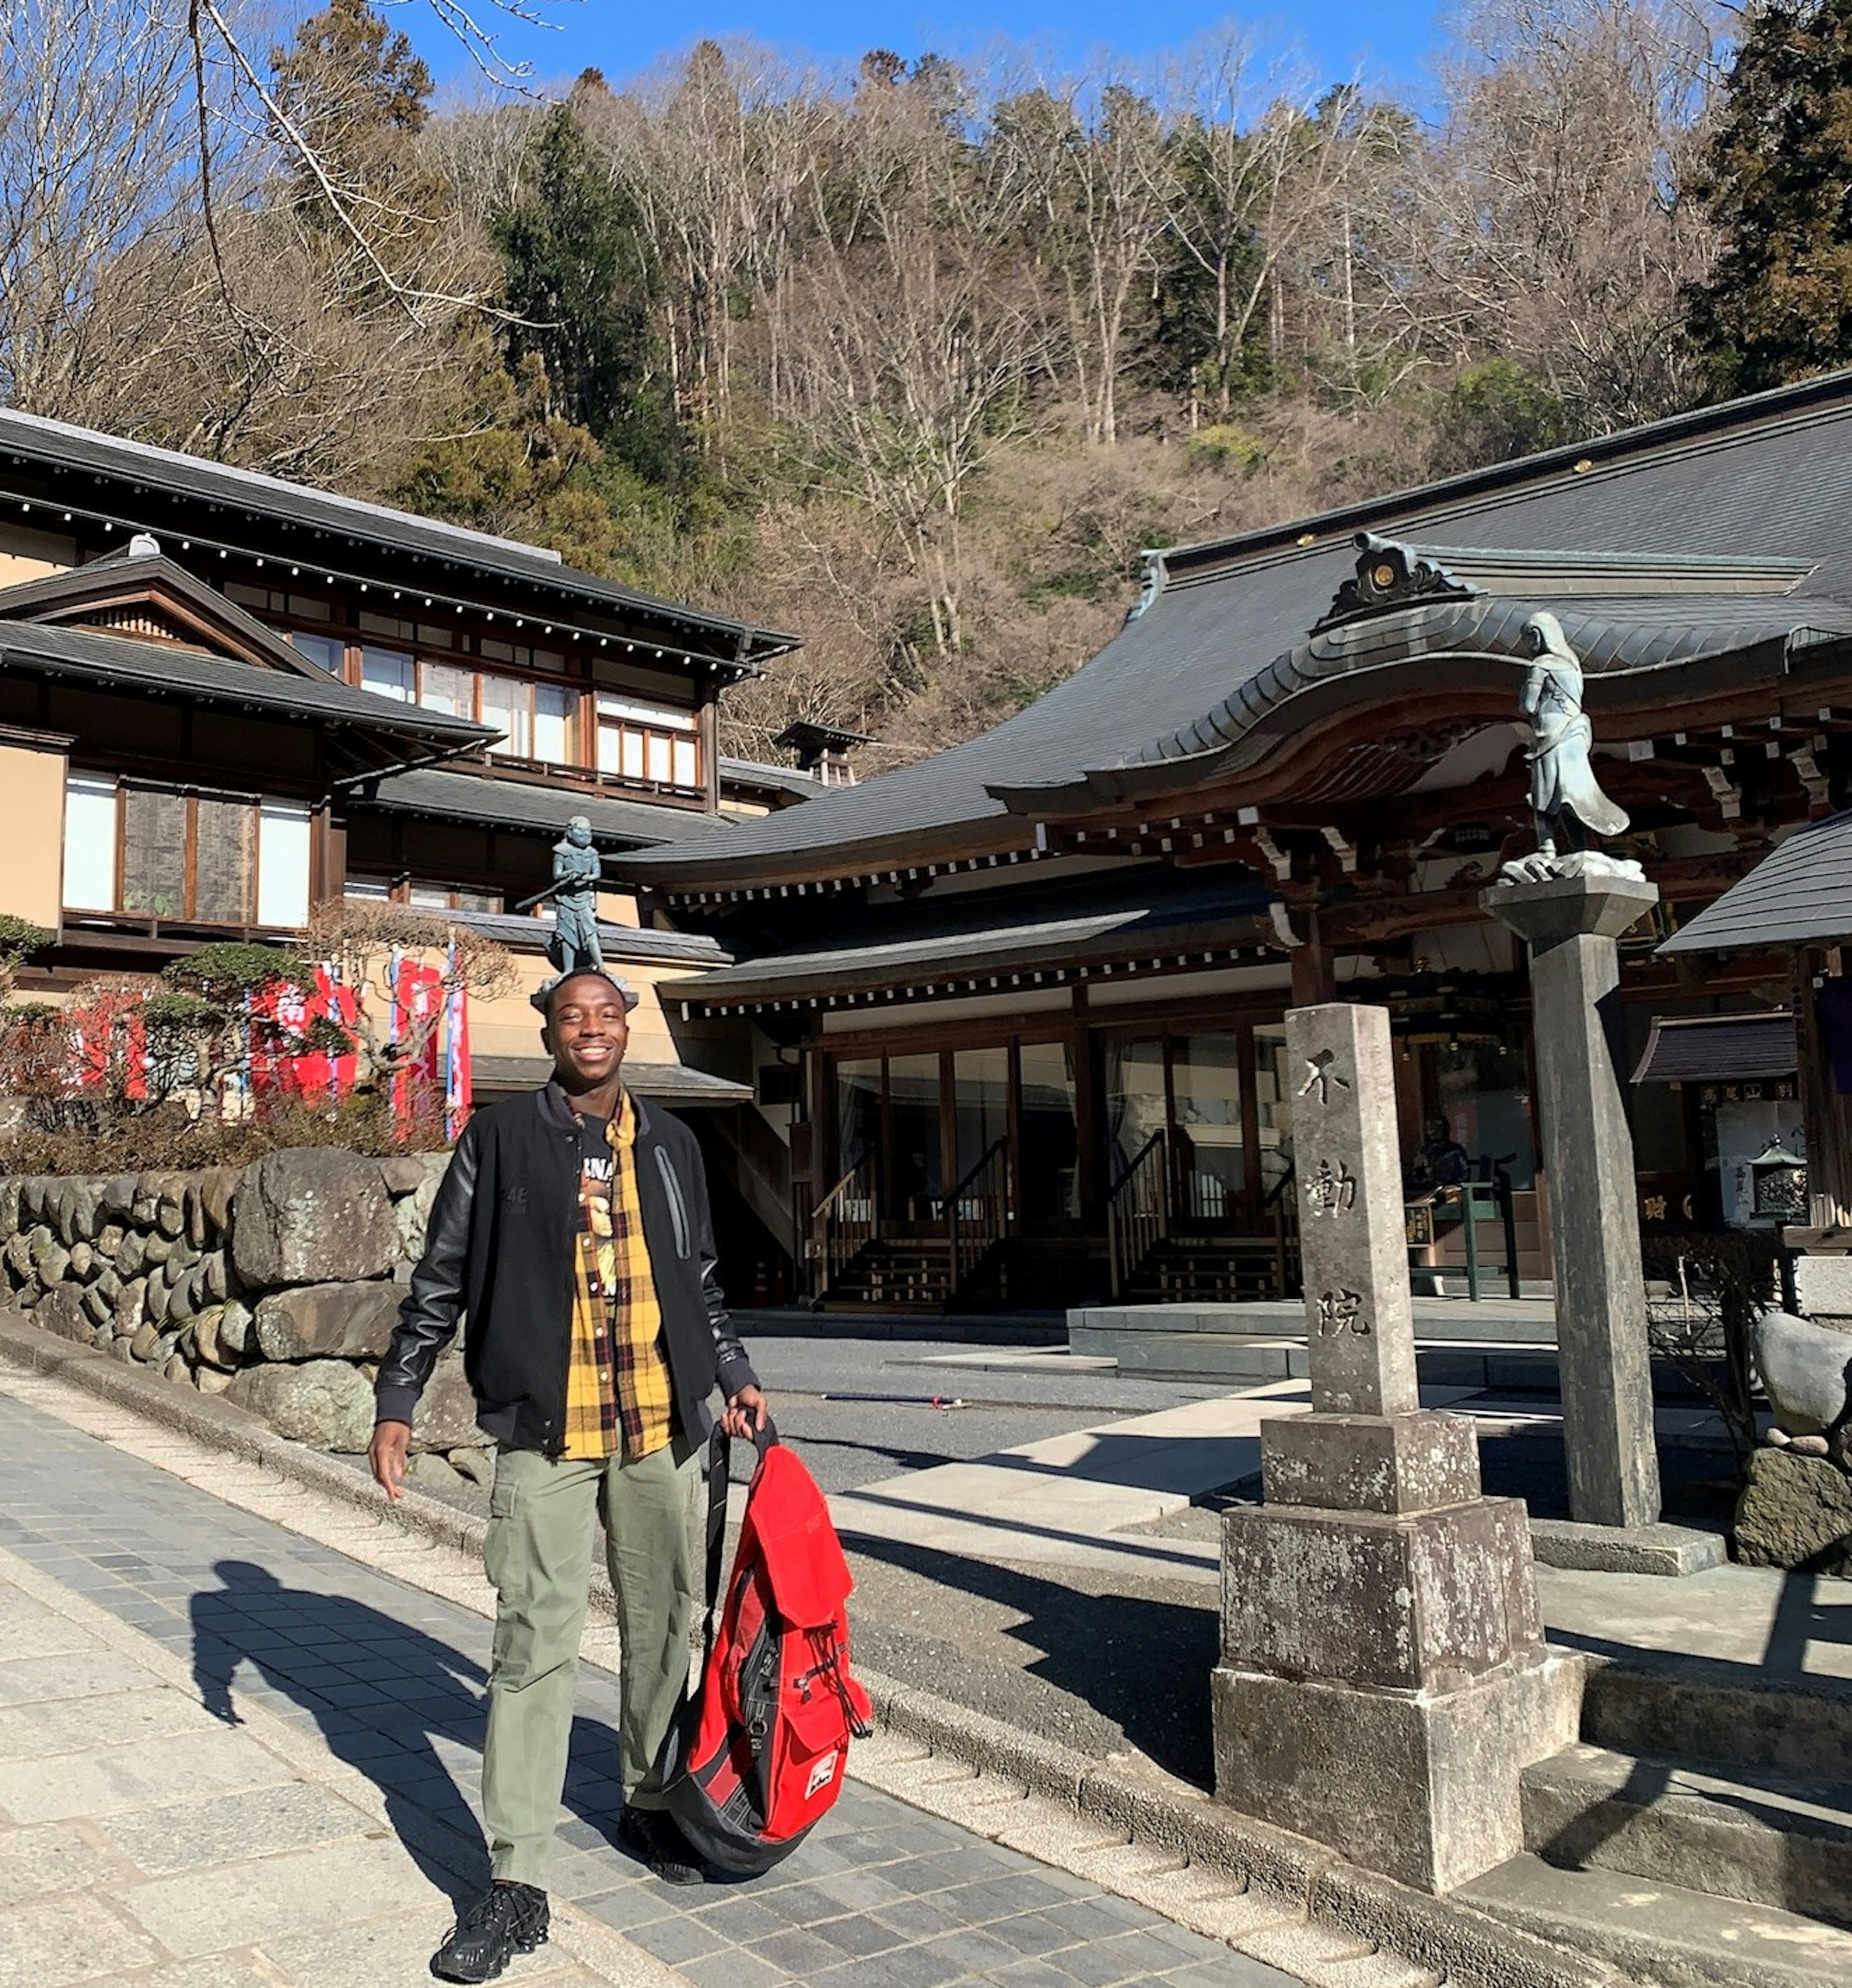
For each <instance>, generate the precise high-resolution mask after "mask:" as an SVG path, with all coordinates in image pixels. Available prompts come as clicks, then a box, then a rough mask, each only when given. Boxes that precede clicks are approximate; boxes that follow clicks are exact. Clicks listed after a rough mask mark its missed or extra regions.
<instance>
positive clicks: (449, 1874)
mask: <svg viewBox="0 0 1852 1988" xmlns="http://www.w3.org/2000/svg"><path fill="white" fill-rule="evenodd" d="M213 1572H214V1573H215V1574H217V1575H218V1577H219V1579H220V1581H221V1582H222V1583H223V1585H222V1586H221V1587H215V1588H206V1589H202V1590H201V1591H200V1592H199V1593H198V1594H195V1595H194V1597H193V1598H192V1601H191V1604H189V1609H190V1614H191V1621H192V1627H193V1677H194V1684H195V1685H196V1686H197V1687H198V1691H199V1695H200V1698H201V1702H202V1703H203V1704H204V1706H205V1708H206V1709H207V1710H208V1712H211V1713H212V1714H213V1716H215V1718H218V1719H223V1720H224V1721H225V1723H226V1724H227V1725H235V1724H237V1723H238V1714H237V1710H236V1708H235V1706H233V1704H232V1684H233V1682H234V1681H235V1678H236V1675H237V1672H238V1668H239V1666H240V1665H243V1664H248V1665H250V1666H251V1667H252V1669H253V1670H255V1672H257V1673H258V1675H259V1676H260V1677H262V1679H264V1680H265V1682H267V1683H268V1684H269V1685H270V1686H271V1687H272V1689H275V1690H277V1691H279V1692H283V1693H284V1694H285V1695H286V1696H288V1697H289V1698H291V1699H293V1700H294V1701H295V1702H296V1703H297V1704H298V1705H299V1706H301V1707H302V1709H304V1710H305V1711H306V1712H309V1713H310V1714H311V1715H313V1717H314V1719H315V1721H316V1725H317V1726H318V1727H319V1729H320V1733H321V1736H322V1739H323V1742H324V1743H325V1744H326V1746H327V1748H328V1750H329V1751H330V1753H332V1754H333V1756H334V1757H335V1758H336V1760H340V1761H343V1762H344V1763H346V1765H347V1766H349V1767H353V1768H354V1769H356V1770H358V1771H359V1772H360V1773H363V1774H364V1775H365V1776H366V1777H367V1779H368V1780H370V1781H371V1782H373V1784H374V1786H375V1787H377V1788H378V1789H379V1790H380V1794H382V1795H383V1796H384V1798H385V1803H386V1814H387V1821H388V1822H389V1823H390V1825H391V1827H392V1829H393V1831H394V1834H396V1835H397V1838H398V1839H399V1841H400V1842H401V1843H402V1844H404V1846H405V1848H406V1849H407V1851H409V1852H410V1854H411V1857H412V1858H413V1859H414V1861H415V1862H416V1863H417V1866H418V1868H419V1869H420V1870H421V1871H422V1872H423V1873H424V1876H425V1877H426V1878H428V1880H429V1881H430V1882H431V1884H432V1885H434V1887H435V1888H437V1889H438V1890H439V1891H441V1892H444V1894H445V1895H447V1896H448V1898H451V1900H452V1902H454V1903H455V1904H457V1905H458V1907H459V1909H460V1908H461V1905H462V1903H463V1902H465V1900H466V1899H468V1898H473V1897H475V1895H477V1894H478V1893H479V1892H481V1891H482V1889H483V1888H484V1887H485V1885H487V1884H488V1877H489V1869H488V1845H487V1844H486V1843H485V1841H484V1839H483V1835H482V1827H481V1825H480V1824H478V1821H477V1820H476V1817H475V1811H474V1810H472V1809H471V1807H470V1805H469V1804H468V1801H467V1800H465V1797H464V1794H463V1791H462V1790H461V1789H460V1788H459V1787H458V1785H457V1783H456V1780H455V1778H454V1777H453V1776H452V1773H451V1769H450V1767H448V1765H447V1764H446V1763H445V1762H444V1759H443V1757H442V1756H441V1754H440V1753H438V1749H437V1746H436V1742H437V1740H438V1739H446V1740H448V1741H451V1742H453V1743H455V1744H458V1745H461V1746H465V1747H468V1748H469V1749H470V1750H472V1751H473V1752H474V1753H475V1754H477V1755H478V1757H479V1756H480V1755H481V1753H482V1739H483V1732H484V1727H485V1722H486V1719H487V1716H488V1700H487V1698H486V1696H485V1689H484V1687H485V1684H486V1682H487V1680H486V1678H485V1673H484V1672H483V1669H482V1666H481V1665H479V1664H477V1663H474V1662H471V1661H470V1659H469V1658H467V1657H465V1656H462V1655H460V1654H459V1653H458V1652H457V1651H455V1650H454V1649H452V1648H451V1647H450V1645H448V1644H447V1643H444V1642H440V1641H438V1639H437V1638H435V1637H434V1636H429V1635H426V1634H425V1633H424V1631H422V1630H421V1629H417V1628H413V1627H411V1625H410V1624H408V1623H405V1622H401V1621H395V1620H394V1618H392V1617H391V1616H390V1615H386V1614H382V1613H381V1612H380V1611H379V1610H378V1609H377V1608H369V1607H368V1606H367V1604H365V1603H364V1602H362V1601H352V1600H350V1599H349V1598H348V1597H346V1596H344V1595H339V1594H318V1593H316V1592H315V1591H313V1590H311V1589H305V1588H293V1587H284V1586H283V1585H282V1583H281V1582H280V1581H278V1580H277V1579H276V1577H275V1575H274V1574H270V1573H269V1572H268V1571H267V1570H265V1569H264V1568H262V1567H256V1566H253V1565H252V1564H251V1563H250V1562H248V1561H247V1560H221V1561H219V1562H218V1564H217V1565H216V1566H215V1567H214V1568H213ZM356 1687H360V1688H359V1689H356ZM367 1687H370V1688H371V1690H372V1691H375V1692H380V1693H381V1694H384V1696H380V1697H373V1696H371V1695H370V1692H369V1691H368V1689H367ZM617 1763H618V1751H617V1735H616V1734H615V1733H613V1732H612V1730H611V1729H610V1727H609V1726H606V1725H604V1724H603V1723H600V1721H598V1720H596V1719H586V1718H584V1717H582V1716H581V1717H576V1718H575V1719H573V1735H572V1742H571V1750H570V1752H569V1756H568V1762H567V1768H566V1803H567V1806H568V1807H569V1809H570V1810H571V1811H572V1813H573V1815H575V1816H576V1817H579V1818H580V1820H582V1821H583V1822H585V1823H587V1824H590V1825H591V1827H592V1828H593V1830H594V1831H596V1834H598V1836H599V1837H600V1838H602V1839H603V1841H606V1842H607V1843H609V1844H611V1845H612V1846H613V1847H614V1848H619V1850H620V1854H622V1855H623V1856H624V1858H626V1859H628V1858H630V1851H628V1849H627V1848H623V1847H622V1846H620V1844H619V1843H618V1838H617V1815H618V1809H619V1806H620V1802H621V1799H622V1797H621V1795H620V1792H619V1789H618V1785H617Z"/></svg>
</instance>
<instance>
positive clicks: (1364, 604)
mask: <svg viewBox="0 0 1852 1988" xmlns="http://www.w3.org/2000/svg"><path fill="white" fill-rule="evenodd" d="M1352 543H1354V545H1355V546H1357V570H1356V572H1355V573H1354V574H1353V575H1352V576H1351V577H1350V579H1349V580H1346V581H1345V582H1344V583H1343V586H1342V587H1340V588H1339V589H1338V590H1337V593H1334V594H1333V596H1332V597H1331V605H1330V607H1328V608H1326V610H1325V612H1324V614H1323V615H1322V616H1321V617H1320V619H1319V620H1317V621H1316V622H1315V623H1314V624H1313V628H1312V632H1313V634H1317V633H1318V632H1319V631H1320V629H1323V628H1329V627H1331V626H1332V625H1333V624H1334V623H1337V622H1340V621H1349V620H1354V619H1355V618H1356V617H1357V616H1359V615H1362V614H1381V613H1383V612H1384V610H1387V609H1390V608H1395V607H1419V606H1423V605H1424V604H1425V603H1428V602H1429V601H1431V600H1469V599H1470V598H1471V597H1472V596H1473V595H1474V594H1475V593H1479V592H1480V591H1481V589H1479V588H1478V587H1474V586H1472V584H1471V583H1469V582H1468V581H1466V580H1461V579H1458V578H1457V577H1456V576H1455V575H1454V574H1453V573H1451V572H1449V571H1448V569H1447V568H1446V567H1445V566H1443V565H1442V564H1441V563H1440V561H1439V560H1437V559H1435V558H1434V557H1433V556H1431V555H1430V554H1428V553H1424V552H1423V551H1422V550H1421V549H1420V548H1418V547H1417V546H1411V545H1408V544H1406V543H1404V542H1403V541H1402V540H1401V539H1385V538H1383V537H1381V536H1379V535H1378V534H1377V533H1376V532H1358V533H1357V536H1356V537H1355V539H1354V540H1353V541H1352Z"/></svg>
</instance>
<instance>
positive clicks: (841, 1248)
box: [811, 1153, 880, 1298]
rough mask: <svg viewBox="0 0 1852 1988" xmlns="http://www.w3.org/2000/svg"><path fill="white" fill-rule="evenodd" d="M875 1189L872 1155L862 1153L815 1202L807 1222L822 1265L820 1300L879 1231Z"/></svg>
mask: <svg viewBox="0 0 1852 1988" xmlns="http://www.w3.org/2000/svg"><path fill="white" fill-rule="evenodd" d="M877 1189H878V1182H877V1177H876V1174H875V1165H874V1154H872V1153H865V1154H863V1156H862V1157H861V1158H860V1159H859V1160H857V1161H856V1163H855V1165H853V1166H852V1167H851V1168H850V1169H849V1171H847V1173H846V1174H844V1175H843V1177H842V1178H841V1179H840V1181H838V1182H836V1185H835V1186H834V1187H833V1188H831V1189H830V1192H828V1193H827V1194H826V1195H824V1196H823V1199H822V1200H821V1201H820V1202H818V1203H817V1205H816V1212H815V1213H814V1215H813V1216H812V1218H811V1220H812V1225H813V1234H814V1235H815V1236H816V1253H817V1256H818V1258H819V1259H820V1263H821V1266H822V1276H821V1278H820V1282H819V1283H818V1286H817V1291H816V1295H817V1297H820V1298H821V1297H827V1296H828V1294H829V1292H830V1286H832V1285H833V1284H834V1283H836V1280H837V1279H838V1278H839V1277H840V1276H841V1275H842V1274H843V1272H844V1271H845V1270H847V1268H848V1267H849V1266H850V1263H852V1262H853V1261H854V1259H855V1258H856V1257H857V1256H859V1255H860V1253H861V1252H862V1250H863V1249H865V1248H866V1247H867V1245H868V1244H869V1243H870V1242H873V1241H874V1239H875V1237H876V1236H877V1234H878V1233H879V1232H880V1214H879V1212H878V1209H877Z"/></svg>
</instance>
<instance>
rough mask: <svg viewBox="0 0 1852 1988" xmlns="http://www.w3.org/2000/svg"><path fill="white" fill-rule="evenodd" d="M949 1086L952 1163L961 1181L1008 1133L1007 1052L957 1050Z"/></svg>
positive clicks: (995, 1050) (999, 1049)
mask: <svg viewBox="0 0 1852 1988" xmlns="http://www.w3.org/2000/svg"><path fill="white" fill-rule="evenodd" d="M951 1084H952V1103H951V1123H952V1138H953V1164H954V1165H955V1166H956V1167H957V1168H958V1179H959V1180H963V1179H964V1178H965V1175H967V1174H968V1173H969V1172H970V1171H971V1170H972V1168H973V1167H975V1165H977V1164H978V1161H980V1160H981V1159H982V1158H984V1156H985V1154H986V1153H988V1152H989V1151H990V1149H991V1148H992V1146H994V1145H995V1144H996V1142H997V1141H999V1139H1001V1138H1004V1137H1005V1135H1006V1134H1007V1133H1008V1131H1009V1050H1006V1049H1002V1048H997V1049H993V1050H958V1051H957V1052H956V1053H955V1054H954V1056H953V1057H952V1059H951Z"/></svg>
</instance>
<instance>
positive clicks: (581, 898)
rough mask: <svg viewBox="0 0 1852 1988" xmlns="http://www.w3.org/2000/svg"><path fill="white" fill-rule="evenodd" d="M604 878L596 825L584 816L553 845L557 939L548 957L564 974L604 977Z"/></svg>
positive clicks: (576, 818) (571, 823)
mask: <svg viewBox="0 0 1852 1988" xmlns="http://www.w3.org/2000/svg"><path fill="white" fill-rule="evenodd" d="M603 874H604V871H603V864H602V863H601V862H600V860H599V856H598V852H597V850H596V849H594V848H593V847H592V825H591V823H590V822H589V821H587V820H586V818H585V816H583V815H582V814H576V815H574V816H573V817H572V819H571V820H569V822H568V823H566V833H565V834H564V835H563V836H562V837H560V839H559V840H558V841H557V842H556V843H555V844H553V889H552V891H550V893H549V895H550V896H551V897H552V898H553V915H554V925H553V938H551V939H550V940H549V942H548V943H547V948H546V951H547V957H548V958H549V959H551V960H552V961H553V965H554V966H555V967H556V969H558V970H559V972H561V973H601V972H603V970H604V948H603V945H602V944H601V943H600V940H599V937H598V884H599V881H600V878H601V877H603Z"/></svg>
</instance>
